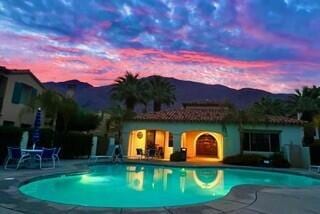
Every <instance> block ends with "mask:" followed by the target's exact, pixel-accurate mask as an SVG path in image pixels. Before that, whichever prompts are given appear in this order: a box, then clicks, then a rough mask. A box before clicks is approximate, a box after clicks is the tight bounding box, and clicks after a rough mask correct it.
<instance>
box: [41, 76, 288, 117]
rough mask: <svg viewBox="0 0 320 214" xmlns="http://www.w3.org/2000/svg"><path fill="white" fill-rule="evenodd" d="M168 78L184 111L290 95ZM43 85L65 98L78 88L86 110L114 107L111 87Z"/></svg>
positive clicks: (77, 96)
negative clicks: (197, 105) (189, 106)
mask: <svg viewBox="0 0 320 214" xmlns="http://www.w3.org/2000/svg"><path fill="white" fill-rule="evenodd" d="M147 78H150V77H147ZM164 78H166V79H167V80H168V81H169V82H170V83H171V84H173V85H174V86H175V87H176V91H175V93H176V103H175V105H173V106H171V107H170V108H178V107H181V104H182V103H184V102H196V101H215V102H224V101H228V102H230V103H232V104H234V105H235V106H236V107H238V108H246V107H248V106H250V105H252V104H253V103H254V102H256V101H258V100H260V99H261V98H262V97H265V96H269V97H271V98H276V99H282V100H285V99H287V98H288V97H289V96H290V94H273V93H270V92H267V91H264V90H259V89H253V88H242V89H239V90H237V89H233V88H229V87H227V86H224V85H218V84H215V85H210V84H204V83H199V82H192V81H185V80H179V79H175V78H167V77H164ZM43 85H44V86H45V87H46V88H48V89H51V90H54V91H57V92H60V93H62V94H65V93H66V92H67V90H68V88H69V86H70V85H73V86H74V91H75V94H74V99H75V100H76V101H77V102H78V104H79V105H80V106H82V107H83V108H86V109H89V110H93V111H99V110H104V109H106V108H107V107H110V106H111V105H112V102H111V99H110V90H111V88H112V86H111V85H106V86H99V87H94V86H92V85H90V84H88V83H84V82H81V81H79V80H69V81H65V82H46V83H43Z"/></svg>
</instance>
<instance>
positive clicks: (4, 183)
mask: <svg viewBox="0 0 320 214" xmlns="http://www.w3.org/2000/svg"><path fill="white" fill-rule="evenodd" d="M130 162H136V161H130ZM139 162H140V163H141V162H144V161H139ZM145 163H150V161H148V162H145ZM152 163H153V164H161V165H163V164H166V165H167V164H168V165H174V166H180V165H183V166H191V167H192V166H198V165H199V163H197V162H191V163H170V162H167V163H165V162H157V161H155V162H152ZM210 165H211V166H212V163H210ZM201 166H208V163H207V164H206V163H202V164H201ZM217 166H219V167H226V166H223V165H219V164H217ZM227 167H232V166H227ZM237 168H239V167H237ZM246 168H247V167H246ZM87 170H88V164H87V161H86V160H75V161H63V162H62V166H61V167H59V168H56V169H54V170H37V169H35V170H27V169H21V170H17V171H16V170H7V171H4V170H3V169H1V170H0V213H8V214H11V213H12V214H14V213H33V214H36V213H171V214H172V213H205V214H209V213H244V214H254V213H260V214H262V213H279V214H283V213H290V214H291V213H292V214H294V213H297V214H303V213H320V203H319V201H320V186H319V187H310V188H303V189H302V188H270V187H265V186H254V185H242V186H237V187H235V188H233V189H232V191H231V192H230V193H229V194H228V195H227V196H225V197H224V198H222V199H219V200H216V201H212V202H210V203H204V204H199V205H193V206H180V207H162V208H156V209H126V208H124V209H121V208H88V207H83V206H74V205H62V204H57V203H51V202H46V201H41V200H37V199H34V198H31V197H27V196H25V195H23V194H21V193H20V192H19V190H18V187H19V185H20V184H21V183H23V182H25V181H27V180H30V179H33V178H36V177H39V176H50V175H54V174H60V173H62V174H64V173H71V172H84V171H87ZM264 170H266V169H264ZM268 170H272V169H268ZM277 171H279V170H277ZM280 171H285V172H289V173H295V174H303V175H309V176H312V177H318V178H320V176H319V175H317V174H314V173H310V172H308V171H305V170H296V169H289V170H288V169H287V170H280Z"/></svg>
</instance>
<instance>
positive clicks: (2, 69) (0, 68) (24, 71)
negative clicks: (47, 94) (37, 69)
mask: <svg viewBox="0 0 320 214" xmlns="http://www.w3.org/2000/svg"><path fill="white" fill-rule="evenodd" d="M0 72H3V73H5V74H6V75H20V74H22V75H30V76H31V77H32V78H33V79H34V80H35V81H36V82H37V83H38V84H39V85H40V86H41V87H42V88H44V86H43V85H42V83H41V82H40V80H39V79H38V78H37V77H36V76H35V75H34V74H33V73H32V72H31V71H30V70H28V69H8V68H6V67H4V66H0Z"/></svg>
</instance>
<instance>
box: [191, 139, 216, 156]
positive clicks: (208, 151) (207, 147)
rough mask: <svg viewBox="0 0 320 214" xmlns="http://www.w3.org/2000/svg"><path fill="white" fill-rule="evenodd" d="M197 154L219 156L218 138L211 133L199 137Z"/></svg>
mask: <svg viewBox="0 0 320 214" xmlns="http://www.w3.org/2000/svg"><path fill="white" fill-rule="evenodd" d="M196 155H197V156H200V157H211V158H217V157H218V143H217V140H216V139H215V138H214V137H213V136H211V135H209V134H203V135H201V136H200V137H198V139H197V142H196Z"/></svg>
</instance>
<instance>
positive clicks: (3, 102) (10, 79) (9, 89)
mask: <svg viewBox="0 0 320 214" xmlns="http://www.w3.org/2000/svg"><path fill="white" fill-rule="evenodd" d="M43 90H44V86H43V85H42V84H41V82H40V81H39V80H38V79H37V77H35V76H34V75H33V74H32V72H31V71H30V70H17V69H7V68H6V67H2V66H0V126H1V125H4V126H18V127H30V126H32V123H33V120H34V113H32V112H27V113H24V114H21V112H22V110H23V109H24V108H25V107H26V104H28V103H29V102H30V100H31V99H32V98H33V97H35V96H36V95H38V94H40V93H42V91H43Z"/></svg>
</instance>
